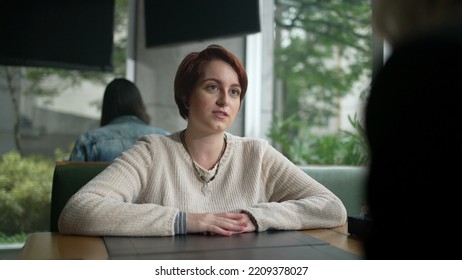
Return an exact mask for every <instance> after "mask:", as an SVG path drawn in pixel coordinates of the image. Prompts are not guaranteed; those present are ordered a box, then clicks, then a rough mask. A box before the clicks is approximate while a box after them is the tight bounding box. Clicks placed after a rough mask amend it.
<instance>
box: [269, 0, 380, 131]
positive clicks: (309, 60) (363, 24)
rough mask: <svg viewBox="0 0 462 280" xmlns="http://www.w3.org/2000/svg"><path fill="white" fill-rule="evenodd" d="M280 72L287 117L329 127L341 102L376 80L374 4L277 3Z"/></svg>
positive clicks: (341, 0)
mask: <svg viewBox="0 0 462 280" xmlns="http://www.w3.org/2000/svg"><path fill="white" fill-rule="evenodd" d="M275 5H276V13H275V22H276V27H277V28H276V30H277V38H278V40H276V45H275V74H276V77H277V78H278V79H279V80H280V81H283V91H284V101H283V102H284V112H283V115H284V118H287V117H289V116H291V115H293V114H295V113H296V114H298V115H299V118H300V119H303V120H305V123H308V124H309V125H310V126H324V125H325V124H326V120H327V119H328V118H329V117H332V116H336V115H337V114H338V110H339V108H338V102H337V101H338V99H339V98H342V97H344V96H346V95H348V94H350V93H351V91H352V88H353V86H354V85H355V83H357V82H358V81H359V80H360V79H361V77H363V76H367V77H370V76H371V72H372V71H371V69H372V25H371V20H370V18H371V7H370V1H364V0H353V1H346V0H323V1H319V0H291V1H287V0H276V1H275Z"/></svg>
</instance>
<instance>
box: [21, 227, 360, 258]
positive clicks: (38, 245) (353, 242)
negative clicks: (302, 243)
mask: <svg viewBox="0 0 462 280" xmlns="http://www.w3.org/2000/svg"><path fill="white" fill-rule="evenodd" d="M302 232H303V233H304V234H306V235H309V236H312V237H315V238H317V239H320V240H323V241H325V242H328V243H330V244H331V245H332V246H335V247H337V248H340V249H343V250H345V251H348V252H350V253H353V254H355V255H358V256H360V257H362V256H364V253H363V249H362V244H361V240H360V239H358V238H357V237H353V236H349V234H348V228H347V225H346V224H345V225H344V226H341V227H337V228H332V229H314V230H303V231H302ZM108 258H109V255H108V252H107V249H106V246H105V244H104V240H103V238H102V237H89V236H76V235H62V234H59V233H56V232H37V233H32V234H30V235H29V237H28V238H27V241H26V243H25V244H24V247H23V248H22V249H21V251H20V253H19V255H18V259H40V260H57V259H74V260H77V259H88V260H104V259H108Z"/></svg>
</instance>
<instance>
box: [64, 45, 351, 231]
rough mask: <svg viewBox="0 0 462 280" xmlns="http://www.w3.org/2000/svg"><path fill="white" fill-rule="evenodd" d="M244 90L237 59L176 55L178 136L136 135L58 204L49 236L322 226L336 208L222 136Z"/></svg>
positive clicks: (255, 142) (273, 154) (251, 146)
mask: <svg viewBox="0 0 462 280" xmlns="http://www.w3.org/2000/svg"><path fill="white" fill-rule="evenodd" d="M246 90H247V75H246V72H245V70H244V68H243V66H242V64H241V62H240V61H239V59H238V58H237V57H236V56H235V55H234V54H232V53H231V52H229V51H228V50H226V49H225V48H223V47H221V46H218V45H211V46H209V47H207V48H206V49H204V50H203V51H201V52H193V53H191V54H189V55H188V56H186V57H185V58H184V60H183V61H182V63H181V65H180V66H179V68H178V71H177V74H176V77H175V83H174V91H175V101H176V103H177V105H178V109H179V112H180V115H181V116H182V117H183V118H184V119H186V120H187V126H186V129H184V130H181V131H178V132H176V133H173V134H172V135H170V136H167V137H164V136H157V135H149V136H145V137H143V138H142V139H141V141H140V142H138V143H137V144H136V145H134V146H133V147H132V148H130V149H129V150H128V151H127V152H125V153H124V154H123V155H122V156H121V157H119V158H117V159H116V160H115V161H114V162H113V163H112V164H111V165H110V166H108V167H107V168H106V169H105V170H104V171H103V172H102V173H101V174H99V175H98V176H97V177H95V178H94V179H93V180H92V181H90V182H89V183H88V184H87V185H86V186H84V187H83V188H82V189H81V190H80V191H79V192H78V193H76V194H75V195H74V196H73V197H72V198H71V199H70V200H69V202H68V203H67V205H66V207H65V209H64V210H63V212H62V214H61V217H60V221H59V229H60V232H62V233H69V234H81V235H130V236H169V235H174V234H186V233H210V234H219V235H225V236H228V235H232V234H238V233H244V232H253V231H265V230H268V229H277V230H298V229H309V228H329V227H336V226H339V225H342V224H344V223H345V222H346V218H347V215H346V210H345V207H344V205H343V203H342V202H341V201H340V199H339V198H337V197H336V196H335V195H334V194H333V193H332V192H330V191H329V190H328V189H327V188H325V187H324V186H322V185H321V184H320V183H318V182H317V181H315V180H314V179H313V178H311V177H310V176H308V175H307V174H306V173H304V172H303V171H302V170H301V169H300V168H299V167H298V166H296V165H294V164H293V163H292V162H290V161H289V160H288V159H287V158H286V157H284V156H283V155H282V154H281V153H279V152H278V151H277V150H276V149H274V148H273V147H272V146H270V145H269V144H268V143H267V141H265V140H261V139H250V138H244V137H238V136H235V135H232V134H230V133H228V132H226V130H227V129H228V128H229V127H230V126H231V125H232V124H233V122H234V120H235V118H236V115H237V114H238V112H239V109H240V107H241V103H242V100H243V98H244V96H245V93H246Z"/></svg>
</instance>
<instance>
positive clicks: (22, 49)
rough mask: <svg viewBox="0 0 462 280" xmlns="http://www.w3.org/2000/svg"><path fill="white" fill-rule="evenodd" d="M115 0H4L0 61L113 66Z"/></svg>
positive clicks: (93, 67)
mask: <svg viewBox="0 0 462 280" xmlns="http://www.w3.org/2000/svg"><path fill="white" fill-rule="evenodd" d="M114 5H115V3H114V0H41V1H39V0H35V1H34V0H2V1H1V3H0V10H1V11H2V15H1V16H0V64H3V65H14V66H36V67H57V68H67V69H77V70H102V71H111V70H112V69H113V65H112V51H113V29H114Z"/></svg>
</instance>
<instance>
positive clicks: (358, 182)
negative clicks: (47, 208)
mask: <svg viewBox="0 0 462 280" xmlns="http://www.w3.org/2000/svg"><path fill="white" fill-rule="evenodd" d="M109 164H110V163H108V162H86V163H84V162H58V163H56V167H55V171H54V175H53V186H52V192H51V214H50V231H55V232H57V231H58V219H59V215H60V214H61V211H62V210H63V208H64V206H65V205H66V203H67V201H68V200H69V198H70V197H71V196H72V195H73V194H74V193H75V192H77V191H78V190H79V189H80V188H81V187H82V186H83V185H85V184H86V183H87V182H88V181H90V180H91V179H92V178H93V177H95V176H96V175H97V174H99V173H100V172H101V171H102V170H103V169H104V168H106V167H107V166H108V165H109ZM300 168H301V169H302V170H303V171H305V172H306V173H307V174H308V175H310V176H311V177H313V178H314V179H316V180H318V181H319V182H320V183H322V184H323V185H324V186H326V187H327V188H328V189H330V190H331V191H332V192H333V193H335V194H336V195H337V196H338V197H339V198H340V199H341V200H342V201H343V203H344V205H345V207H346V209H347V212H348V215H349V216H355V215H359V214H360V212H361V207H362V205H363V202H364V183H365V178H366V175H367V173H366V172H367V169H366V167H359V166H335V165H334V166H300Z"/></svg>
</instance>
